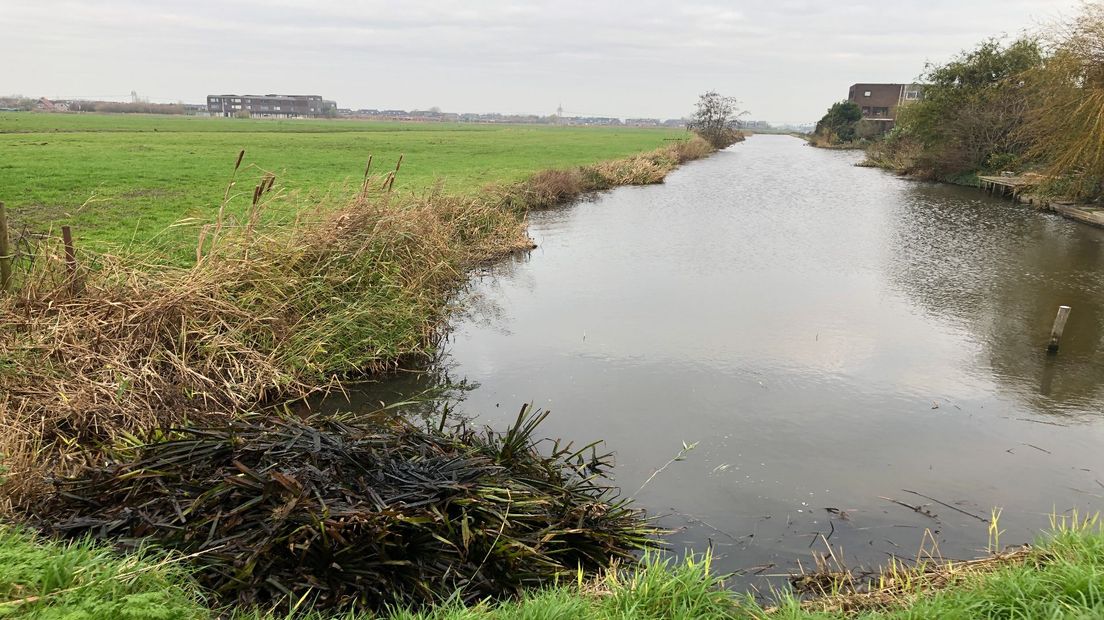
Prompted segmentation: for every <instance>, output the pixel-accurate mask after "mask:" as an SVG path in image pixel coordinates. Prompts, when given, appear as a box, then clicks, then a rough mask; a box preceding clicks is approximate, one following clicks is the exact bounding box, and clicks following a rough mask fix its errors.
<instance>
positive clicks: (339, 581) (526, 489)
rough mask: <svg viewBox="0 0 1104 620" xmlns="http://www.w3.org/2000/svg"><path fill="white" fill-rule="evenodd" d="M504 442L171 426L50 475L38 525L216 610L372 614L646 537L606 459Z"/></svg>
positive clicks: (453, 431)
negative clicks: (65, 474)
mask: <svg viewBox="0 0 1104 620" xmlns="http://www.w3.org/2000/svg"><path fill="white" fill-rule="evenodd" d="M546 415H547V414H542V413H534V412H532V411H531V410H529V409H528V408H523V409H522V411H521V413H520V414H519V416H518V419H517V422H516V424H515V425H513V426H512V427H511V428H509V429H508V430H507V431H506V432H504V433H494V432H491V431H489V430H485V431H481V430H475V429H473V428H470V427H469V426H467V425H465V424H462V423H461V424H460V425H458V426H456V427H453V428H450V429H448V430H445V429H443V428H441V427H434V428H428V429H427V428H418V427H415V426H412V425H410V424H408V423H405V422H403V421H401V420H399V419H394V418H387V419H380V420H375V421H370V422H353V421H340V420H338V419H334V418H318V419H309V420H306V421H294V420H273V419H270V418H268V417H265V416H253V417H244V418H241V419H237V420H232V421H229V422H228V423H227V424H225V425H224V426H221V427H204V428H183V429H179V430H174V431H168V432H167V433H166V435H167V437H169V439H168V440H167V441H163V442H158V443H153V444H149V445H145V446H141V447H139V448H136V449H133V450H132V451H130V452H126V453H124V454H122V455H117V456H116V457H115V458H112V459H110V460H109V461H108V462H106V463H104V464H102V465H99V466H94V467H89V468H87V469H86V470H85V471H83V472H82V473H81V474H80V475H78V476H76V477H73V478H68V479H64V480H60V481H59V482H58V483H57V485H58V486H57V491H58V492H57V493H56V494H55V495H54V497H53V498H52V499H50V500H49V501H47V502H44V503H43V505H41V506H40V507H38V508H37V509H36V510H35V519H36V521H37V522H38V523H39V524H40V525H41V526H43V527H45V528H47V529H49V530H52V531H54V532H60V533H65V534H67V535H69V536H80V535H91V536H95V537H98V538H102V539H106V540H111V541H114V542H116V543H117V544H118V545H120V546H121V547H123V548H127V547H132V546H136V545H147V544H148V545H151V546H154V547H157V548H162V549H168V550H172V551H176V552H182V553H183V554H187V555H191V556H194V558H195V563H196V565H197V567H198V570H197V573H196V576H197V579H198V581H199V582H200V583H201V584H202V585H204V586H206V587H207V588H209V589H211V590H212V591H214V592H215V593H217V594H218V595H219V596H220V597H222V599H223V600H227V601H230V600H232V601H236V602H239V603H245V604H259V605H269V604H272V603H274V602H278V601H282V600H284V599H290V600H292V601H298V600H299V599H301V598H304V597H306V598H307V599H309V600H311V601H312V604H313V605H314V606H316V607H327V608H330V607H336V608H342V609H346V608H355V609H380V608H382V607H384V606H386V605H393V604H400V605H416V606H420V605H427V604H431V603H434V602H436V601H438V600H441V599H445V598H448V597H450V596H454V595H455V596H459V597H460V599H461V600H465V601H473V600H477V599H481V598H485V597H502V596H506V595H512V594H517V593H519V592H521V591H522V589H524V588H527V587H533V586H539V585H541V584H545V583H548V582H550V581H552V580H554V579H557V578H564V577H568V576H574V575H575V574H576V573H577V571H580V570H581V571H583V572H592V571H596V570H598V569H601V568H604V567H607V566H609V565H610V563H611V562H614V561H617V560H622V561H624V560H630V559H631V558H632V555H631V554H632V552H633V550H635V549H638V548H642V547H645V546H647V545H648V544H649V541H650V535H651V534H652V533H653V530H652V529H651V528H650V527H649V526H648V525H647V523H646V522H645V521H644V520H643V517H642V514H641V513H640V512H639V511H637V510H634V509H632V508H630V507H629V506H628V505H627V503H626V502H624V501H621V500H617V499H616V492H615V491H614V490H613V489H612V488H610V487H608V486H605V485H604V484H603V483H602V473H603V471H604V470H605V468H606V466H607V457H608V455H606V456H603V455H600V454H598V453H597V452H596V451H595V448H594V446H593V445H591V446H587V447H586V448H583V449H582V450H576V449H573V448H572V447H571V446H570V445H561V444H559V443H558V442H554V443H550V445H549V446H547V450H546V451H544V452H542V450H541V448H542V447H543V446H538V445H537V442H536V441H535V439H534V431H535V430H536V428H537V426H538V425H539V424H540V422H541V421H542V420H543V419H544V418H545V416H546Z"/></svg>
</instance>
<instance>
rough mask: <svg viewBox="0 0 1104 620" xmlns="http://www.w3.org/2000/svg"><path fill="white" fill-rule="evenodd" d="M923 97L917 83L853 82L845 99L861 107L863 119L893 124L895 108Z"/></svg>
mask: <svg viewBox="0 0 1104 620" xmlns="http://www.w3.org/2000/svg"><path fill="white" fill-rule="evenodd" d="M923 98H924V91H923V88H922V87H921V86H920V85H919V84H854V85H853V86H851V90H850V91H848V93H847V100H848V101H851V102H854V103H855V105H857V106H859V108H861V109H862V115H863V119H864V120H868V121H876V122H880V123H885V124H886V128H887V129H888V128H889V127H892V126H893V122H894V120H896V118H897V109H898V108H900V107H901V106H903V105H907V104H909V103H911V102H913V101H919V100H920V99H923Z"/></svg>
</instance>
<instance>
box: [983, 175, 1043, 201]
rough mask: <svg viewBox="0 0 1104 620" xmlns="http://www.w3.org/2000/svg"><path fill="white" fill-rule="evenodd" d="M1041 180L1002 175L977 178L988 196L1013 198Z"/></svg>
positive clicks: (1035, 177)
mask: <svg viewBox="0 0 1104 620" xmlns="http://www.w3.org/2000/svg"><path fill="white" fill-rule="evenodd" d="M1042 180H1043V177H1042V176H1039V175H1034V174H1032V175H1027V174H1024V175H1008V174H1002V175H1000V176H985V177H982V176H979V177H978V182H979V183H980V184H981V189H983V190H985V191H987V192H989V193H990V194H999V195H1001V196H1006V195H1010V196H1012V197H1013V198H1015V197H1017V196H1019V195H1020V194H1021V193H1023V192H1025V191H1028V190H1030V189H1033V188H1034V187H1036V186H1037V185H1039V183H1040V182H1041V181H1042Z"/></svg>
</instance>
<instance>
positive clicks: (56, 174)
mask: <svg viewBox="0 0 1104 620" xmlns="http://www.w3.org/2000/svg"><path fill="white" fill-rule="evenodd" d="M680 137H686V133H685V132H683V131H681V130H669V129H635V128H585V127H545V126H518V125H470V124H415V123H384V122H368V121H349V120H262V119H227V118H199V117H176V116H153V115H150V116H146V115H108V114H36V113H27V112H14V113H13V112H8V113H0V201H4V202H5V203H6V204H7V206H8V210H9V212H10V213H11V216H12V217H13V218H14V220H15V222H16V225H17V227H19V226H21V225H27V226H29V227H30V228H31V229H33V230H45V229H48V228H50V227H51V226H54V227H56V226H59V225H62V224H69V225H71V226H72V227H73V230H74V235H75V236H76V237H77V239H78V243H81V244H82V245H84V246H85V247H90V248H95V249H114V248H117V247H118V244H129V243H131V242H132V241H134V242H138V243H141V244H146V243H150V242H155V243H156V244H157V245H168V246H170V247H171V246H174V245H183V246H192V245H193V244H192V240H194V238H195V228H194V227H184V228H182V229H176V230H173V231H171V232H166V229H167V228H168V227H169V226H171V225H173V224H174V223H176V222H179V221H181V220H185V219H189V218H195V219H196V220H199V221H203V222H207V221H210V220H211V219H212V218H213V217H214V215H215V213H216V212H217V210H218V207H219V205H220V203H221V202H222V200H223V193H224V191H225V189H226V185H227V182H228V181H229V178H230V174H231V172H232V171H233V167H234V162H235V159H236V158H237V156H238V152H239V151H240V150H242V149H245V152H246V155H245V159H244V161H243V162H242V168H241V170H240V171H239V175H238V177H239V186H240V187H241V188H243V189H242V191H241V194H240V195H239V196H238V198H239V200H238V203H239V204H242V205H245V204H248V200H249V190H251V189H252V187H253V184H254V183H255V182H256V180H257V179H259V178H260V177H261V176H262V174H263V173H264V172H265V171H267V172H272V173H274V174H275V175H276V178H277V188H278V189H280V190H281V191H282V192H284V193H285V194H287V195H288V196H290V197H291V199H292V200H293V202H295V203H296V204H297V205H300V206H301V205H307V204H319V203H324V202H328V201H333V202H336V203H341V202H344V201H345V200H347V198H348V196H349V195H350V194H352V193H353V192H355V190H356V189H357V188H358V187H359V183H360V180H361V178H362V175H363V174H364V165H365V162H366V161H367V159H368V157H369V155H371V156H373V158H374V168H375V169H376V170H387V169H390V168H392V167H393V166H394V164H395V162H396V161H397V160H398V158H399V156H400V155H404V159H403V166H402V170H401V173H400V174H399V175H398V178H397V180H396V182H395V190H396V192H399V193H404V192H405V193H411V192H422V191H425V190H428V189H429V188H431V187H433V186H434V185H435V184H437V183H441V184H442V189H443V191H444V192H445V193H449V194H468V193H474V192H475V191H477V190H479V189H481V188H482V187H484V186H486V185H487V184H491V183H511V182H515V181H521V180H523V179H525V178H526V177H528V176H530V175H532V174H533V173H535V172H537V171H540V170H544V169H549V168H568V167H575V166H581V165H586V164H593V163H597V162H600V161H606V160H611V159H616V158H622V157H626V156H629V155H633V154H636V153H640V152H643V151H651V150H654V149H657V148H660V147H662V146H664V145H665V144H666V143H667V140H666V139H668V138H680Z"/></svg>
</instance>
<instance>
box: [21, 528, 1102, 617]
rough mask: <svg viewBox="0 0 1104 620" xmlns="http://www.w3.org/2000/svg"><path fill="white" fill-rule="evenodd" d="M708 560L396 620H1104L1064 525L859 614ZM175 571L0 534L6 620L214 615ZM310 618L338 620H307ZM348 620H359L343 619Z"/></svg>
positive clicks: (1080, 536)
mask: <svg viewBox="0 0 1104 620" xmlns="http://www.w3.org/2000/svg"><path fill="white" fill-rule="evenodd" d="M720 586H721V581H720V579H718V578H716V577H713V576H711V574H710V566H709V562H708V561H696V560H690V561H687V562H684V563H682V564H670V563H663V562H661V561H658V560H654V559H653V560H649V561H648V563H647V564H646V565H645V567H644V568H643V569H641V570H638V571H637V572H635V573H631V574H627V575H621V576H612V575H611V576H607V577H605V578H603V579H602V580H600V581H599V582H597V583H585V584H582V585H580V584H578V583H573V584H567V585H563V586H561V587H558V588H553V589H549V590H546V591H543V592H537V593H533V594H531V595H529V596H528V597H526V598H525V599H524V600H522V601H519V602H515V603H505V604H498V605H495V604H484V605H479V606H475V607H464V606H462V605H459V604H450V603H446V604H443V605H441V606H440V607H438V608H436V609H434V610H431V611H429V612H425V613H422V614H416V613H408V612H398V613H394V614H392V616H391V619H392V620H515V619H516V620H537V619H558V618H564V619H567V618H580V619H594V620H598V619H608V620H613V619H626V620H627V619H629V618H634V619H643V620H652V619H654V620H659V619H667V618H673V619H690V618H704V619H723V618H733V619H744V618H766V617H770V618H778V619H784V620H813V619H816V620H906V619H909V620H911V619H916V620H920V619H929V618H943V619H958V618H962V619H966V618H971V619H972V618H1024V619H1033V618H1048V619H1074V618H1079V619H1080V618H1084V619H1088V618H1102V617H1104V531H1102V530H1101V528H1100V526H1099V524H1098V523H1097V522H1095V521H1094V522H1093V524H1092V525H1091V526H1088V527H1074V528H1062V527H1060V528H1058V530H1057V531H1056V532H1055V533H1053V534H1051V535H1048V536H1046V537H1044V538H1043V539H1041V540H1040V542H1039V546H1038V547H1037V549H1036V551H1035V552H1033V554H1032V556H1031V559H1030V560H1029V561H1028V562H1026V563H1024V564H1011V565H1007V566H1004V567H1002V568H998V569H997V570H995V571H990V572H978V573H976V574H972V575H969V576H967V577H966V578H965V579H964V581H962V582H961V583H960V584H959V585H957V586H955V587H952V588H949V589H945V590H936V591H933V592H923V593H920V592H917V593H913V595H912V596H909V595H906V596H904V597H901V598H900V599H899V601H900V606H898V607H894V608H891V609H888V610H883V611H869V612H859V613H844V612H832V613H829V612H822V613H815V612H810V611H805V610H802V609H801V607H800V606H799V605H798V603H797V602H796V601H795V600H793V599H792V598H786V597H784V600H783V602H782V604H781V606H780V608H779V609H777V610H776V611H774V613H772V614H771V615H769V616H768V615H766V612H765V611H764V610H763V608H762V607H759V606H757V605H755V604H753V603H750V602H749V601H748V600H747V598H746V597H739V596H736V595H733V594H732V593H731V592H728V591H726V590H723V589H721V588H720ZM202 601H203V597H202V596H200V595H199V594H197V593H196V591H195V590H194V588H193V587H192V586H190V585H188V580H187V578H186V577H185V576H184V575H183V574H182V573H181V572H180V571H179V569H177V568H174V567H173V566H172V565H169V564H166V563H164V562H161V563H156V562H155V561H154V560H153V559H152V558H139V557H124V558H120V557H118V556H115V555H113V554H112V553H109V552H106V551H103V550H101V549H99V548H97V547H94V546H91V545H87V544H74V545H58V544H56V543H44V542H41V541H35V540H34V539H32V538H31V537H29V536H26V535H24V534H20V533H16V532H14V531H13V530H11V529H0V618H36V619H38V618H41V619H47V618H59V619H60V618H65V619H66V620H83V619H86V618H87V619H89V620H91V619H93V618H95V619H97V620H112V619H128V620H129V619H139V618H150V619H165V620H169V619H177V618H179V619H191V618H214V617H216V616H217V615H218V614H216V613H215V612H212V611H210V610H208V609H206V608H204V607H203V606H202ZM285 615H286V614H285V613H284V612H280V613H277V614H275V615H273V614H260V613H256V612H249V613H243V614H236V615H234V616H233V617H234V618H235V619H236V620H274V619H276V618H283V617H285ZM309 618H310V620H334V619H333V618H332V617H328V616H327V617H323V616H310V617H309ZM342 620H353V617H351V616H350V617H346V618H344V619H342Z"/></svg>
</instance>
